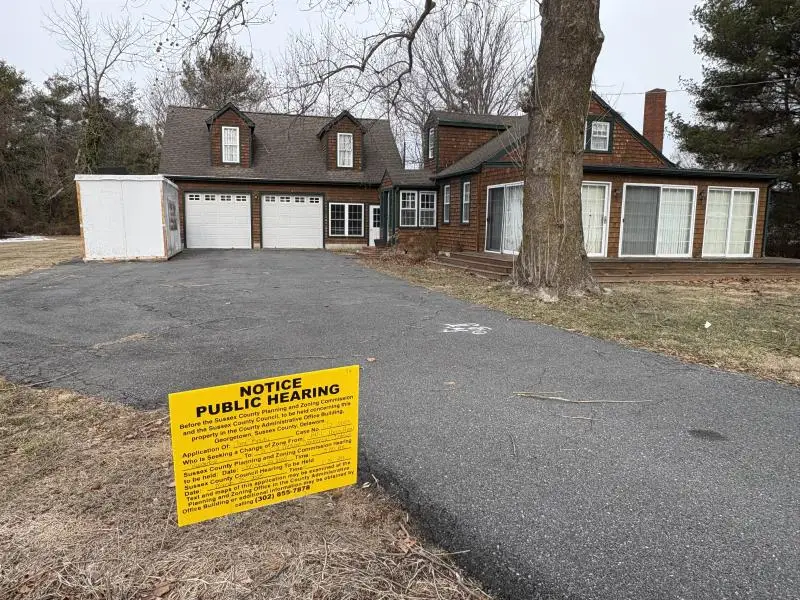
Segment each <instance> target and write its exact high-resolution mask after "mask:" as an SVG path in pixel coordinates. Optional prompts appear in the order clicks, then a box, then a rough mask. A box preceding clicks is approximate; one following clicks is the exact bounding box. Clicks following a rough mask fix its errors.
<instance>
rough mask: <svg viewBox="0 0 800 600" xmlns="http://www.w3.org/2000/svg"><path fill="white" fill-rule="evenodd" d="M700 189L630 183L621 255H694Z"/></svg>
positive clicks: (625, 207) (627, 192)
mask: <svg viewBox="0 0 800 600" xmlns="http://www.w3.org/2000/svg"><path fill="white" fill-rule="evenodd" d="M695 197H696V190H695V188H691V187H680V186H667V185H663V186H658V185H626V186H625V198H624V202H623V212H622V243H621V246H620V256H665V257H666V256H670V257H690V256H691V255H692V237H693V233H694V228H693V223H694V209H695Z"/></svg>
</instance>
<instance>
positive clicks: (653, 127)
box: [642, 88, 667, 152]
mask: <svg viewBox="0 0 800 600" xmlns="http://www.w3.org/2000/svg"><path fill="white" fill-rule="evenodd" d="M666 114H667V90H662V89H661V88H656V89H654V90H650V91H649V92H647V93H646V94H645V95H644V124H643V125H642V133H643V134H644V137H646V138H647V140H648V141H649V142H650V143H651V144H653V146H655V147H656V148H658V150H659V152H660V151H661V150H663V149H664V118H665V117H666Z"/></svg>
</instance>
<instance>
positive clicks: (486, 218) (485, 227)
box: [483, 181, 525, 256]
mask: <svg viewBox="0 0 800 600" xmlns="http://www.w3.org/2000/svg"><path fill="white" fill-rule="evenodd" d="M518 185H521V186H522V203H523V204H522V205H523V207H524V206H525V182H524V181H510V182H509V183H498V184H496V185H487V186H486V202H485V204H486V210H485V213H486V214H485V216H484V218H483V251H484V252H488V253H490V254H510V255H512V256H517V255H518V254H519V252H503V250H502V249H501V250H499V251H498V250H489V249H488V248H487V247H486V244H487V243H489V190H493V189H495V188H510V187H516V186H518ZM503 202H505V192H503ZM503 214H504V215H505V207H503ZM502 238H503V230H502V228H501V229H500V239H502Z"/></svg>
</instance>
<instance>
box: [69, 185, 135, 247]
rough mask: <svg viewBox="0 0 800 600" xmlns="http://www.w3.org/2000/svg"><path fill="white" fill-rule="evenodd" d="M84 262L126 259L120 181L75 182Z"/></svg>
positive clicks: (123, 212)
mask: <svg viewBox="0 0 800 600" xmlns="http://www.w3.org/2000/svg"><path fill="white" fill-rule="evenodd" d="M78 185H80V194H81V218H82V223H81V228H82V234H83V239H84V245H85V247H86V256H85V257H84V258H85V259H86V260H102V259H105V258H127V255H126V254H125V211H124V208H123V203H122V182H121V181H114V180H101V181H92V182H85V183H84V182H79V184H78Z"/></svg>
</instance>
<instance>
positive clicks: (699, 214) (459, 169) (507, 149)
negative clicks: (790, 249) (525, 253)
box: [386, 90, 773, 262]
mask: <svg viewBox="0 0 800 600" xmlns="http://www.w3.org/2000/svg"><path fill="white" fill-rule="evenodd" d="M665 112H666V92H665V91H664V90H652V91H650V92H648V94H647V95H646V97H645V113H644V127H643V130H644V132H643V133H639V132H638V131H636V130H635V129H634V128H633V127H632V126H631V125H630V124H629V123H628V122H627V121H626V120H625V119H624V118H623V117H622V116H621V115H620V114H619V113H617V112H616V111H615V110H614V109H613V108H612V107H611V106H609V105H608V104H607V103H606V102H604V101H603V100H602V99H601V98H600V97H599V96H597V95H596V94H593V95H592V100H591V104H590V107H589V116H588V119H587V123H586V130H585V144H586V145H585V149H584V168H583V172H584V182H583V186H582V190H581V200H582V209H583V229H584V238H585V245H586V252H587V254H588V256H590V257H595V258H596V259H602V258H605V259H642V260H649V261H652V262H657V261H658V260H660V259H663V260H670V261H674V260H675V259H690V258H698V259H702V258H707V259H711V258H714V259H720V258H734V257H736V258H749V257H759V256H761V253H762V243H763V232H764V221H765V214H766V208H767V193H768V188H769V184H770V182H771V180H772V179H773V176H771V175H764V174H757V173H734V172H720V171H707V170H699V169H683V168H678V167H677V166H676V165H674V164H673V163H672V162H671V161H670V160H669V159H667V158H666V157H665V156H664V155H663V153H662V148H663V142H664V118H665ZM526 135H527V119H526V117H499V116H491V115H467V114H458V113H447V112H433V113H431V115H430V118H429V119H428V123H427V125H426V127H425V130H424V133H423V147H424V166H425V170H426V172H429V173H430V177H431V179H432V180H433V181H435V182H436V194H437V196H438V198H440V199H441V202H439V206H438V209H437V212H436V218H435V224H436V228H437V232H438V233H437V238H438V248H439V250H440V251H444V252H461V251H471V252H487V253H492V254H501V255H502V254H515V253H516V251H517V250H518V248H519V245H520V241H521V236H522V194H523V186H522V180H523V171H522V155H523V153H524V145H525V141H526V139H525V138H526ZM389 195H390V196H391V198H390V202H389V204H388V205H387V210H389V211H395V212H397V213H398V215H399V218H397V219H395V220H394V221H393V222H391V223H389V224H388V229H387V231H386V235H387V237H388V238H396V239H398V240H399V241H400V243H404V240H409V239H411V238H412V237H413V236H414V235H415V234H416V233H417V231H418V225H419V223H416V224H415V223H413V222H412V220H411V219H410V218H408V219H404V217H403V211H404V210H405V208H406V207H407V206H413V203H414V202H422V200H421V199H417V200H414V192H413V191H404V190H403V189H401V188H397V187H395V189H393V190H392V192H391V194H389ZM409 214H410V213H409ZM395 224H396V226H393V225H395ZM415 225H416V227H415Z"/></svg>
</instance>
